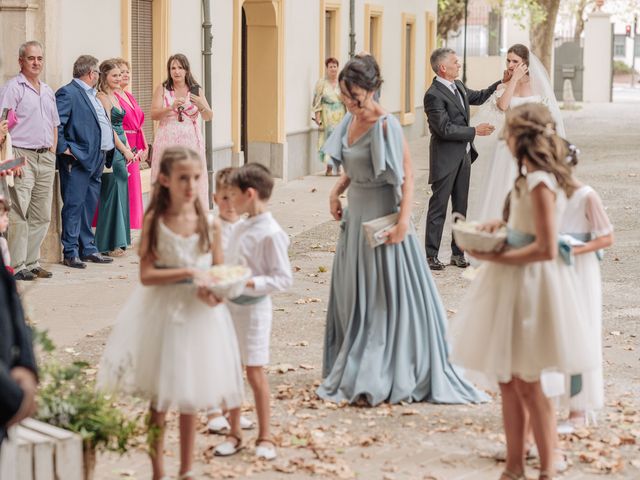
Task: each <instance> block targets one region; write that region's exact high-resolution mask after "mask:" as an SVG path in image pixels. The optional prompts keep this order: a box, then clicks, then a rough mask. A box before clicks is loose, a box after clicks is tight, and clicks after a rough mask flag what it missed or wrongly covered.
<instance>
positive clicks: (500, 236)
mask: <svg viewBox="0 0 640 480" xmlns="http://www.w3.org/2000/svg"><path fill="white" fill-rule="evenodd" d="M458 218H462V219H458V220H457V221H456V219H454V224H453V225H452V226H451V230H452V231H453V238H454V239H455V241H456V244H457V245H458V246H459V247H460V248H462V249H463V250H465V251H476V252H485V253H486V252H498V251H500V250H501V249H502V247H503V246H504V243H505V242H506V240H507V228H506V227H504V226H503V227H500V228H498V229H497V230H494V231H493V232H489V231H486V230H482V229H481V228H480V227H481V226H482V224H480V223H478V222H467V221H465V220H464V217H462V216H460V217H458Z"/></svg>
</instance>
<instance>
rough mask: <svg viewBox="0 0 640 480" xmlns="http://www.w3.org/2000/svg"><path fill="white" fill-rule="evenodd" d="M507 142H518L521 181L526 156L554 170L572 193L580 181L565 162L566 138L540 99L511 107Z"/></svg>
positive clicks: (537, 166)
mask: <svg viewBox="0 0 640 480" xmlns="http://www.w3.org/2000/svg"><path fill="white" fill-rule="evenodd" d="M505 133H506V137H507V143H509V142H510V141H514V142H515V148H514V156H515V157H516V160H517V161H518V178H516V181H515V188H516V190H518V183H519V180H520V179H521V178H524V174H523V173H522V172H523V166H524V162H525V160H526V161H527V162H528V163H529V165H531V166H532V167H534V169H536V170H542V171H545V172H549V173H551V174H552V175H553V176H554V177H555V178H556V180H557V182H558V185H560V187H561V188H562V189H563V190H564V192H565V193H566V194H567V197H570V196H571V195H572V194H573V192H574V191H575V189H576V188H577V185H576V183H575V181H574V180H573V178H572V176H571V168H570V166H569V165H568V164H567V162H566V158H567V155H568V153H569V150H568V148H567V142H566V141H565V140H564V139H563V138H561V137H559V136H558V134H557V133H556V123H555V121H554V120H553V117H552V116H551V112H550V111H549V109H548V108H547V107H545V106H544V105H542V104H540V103H526V104H524V105H520V106H518V107H515V108H514V109H512V110H509V112H508V113H507V118H506V122H505Z"/></svg>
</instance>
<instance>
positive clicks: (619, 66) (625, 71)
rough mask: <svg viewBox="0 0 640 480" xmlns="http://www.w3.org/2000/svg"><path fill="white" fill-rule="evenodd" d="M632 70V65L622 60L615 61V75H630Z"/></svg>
mask: <svg viewBox="0 0 640 480" xmlns="http://www.w3.org/2000/svg"><path fill="white" fill-rule="evenodd" d="M631 72H632V70H631V67H630V66H629V65H627V64H626V63H624V62H623V61H622V60H614V61H613V74H614V75H629V74H630V73H631Z"/></svg>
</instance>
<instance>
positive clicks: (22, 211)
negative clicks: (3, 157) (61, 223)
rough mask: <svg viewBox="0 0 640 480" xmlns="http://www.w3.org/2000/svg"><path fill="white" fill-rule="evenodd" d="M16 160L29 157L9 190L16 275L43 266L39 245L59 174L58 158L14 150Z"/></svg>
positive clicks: (10, 222) (10, 244)
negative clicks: (21, 271) (56, 174)
mask: <svg viewBox="0 0 640 480" xmlns="http://www.w3.org/2000/svg"><path fill="white" fill-rule="evenodd" d="M13 153H14V155H15V156H16V157H26V159H27V162H26V165H25V167H24V168H23V169H22V177H14V186H13V187H12V188H10V193H11V211H10V212H9V235H8V241H9V252H10V253H11V266H12V267H13V268H14V269H15V271H16V272H19V271H20V270H23V269H24V268H27V269H29V270H31V269H34V268H36V267H39V266H40V263H39V260H40V246H41V245H42V242H43V240H44V237H45V236H46V235H47V230H48V229H49V223H50V222H51V199H52V198H53V180H54V178H55V173H56V156H55V154H54V153H52V152H49V151H46V152H44V153H36V152H34V151H31V150H25V149H23V148H17V147H14V148H13Z"/></svg>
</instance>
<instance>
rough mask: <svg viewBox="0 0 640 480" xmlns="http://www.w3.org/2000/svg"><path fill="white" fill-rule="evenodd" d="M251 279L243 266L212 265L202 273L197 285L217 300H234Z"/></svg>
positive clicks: (246, 268)
mask: <svg viewBox="0 0 640 480" xmlns="http://www.w3.org/2000/svg"><path fill="white" fill-rule="evenodd" d="M249 278H251V270H250V269H249V268H248V267H246V266H245V265H214V266H213V267H211V268H210V269H208V270H206V271H205V272H203V274H202V275H201V276H200V278H199V279H198V282H197V283H198V285H199V286H203V287H206V288H207V289H209V290H210V291H211V292H212V293H213V294H214V295H215V296H216V297H219V298H236V297H239V296H240V295H242V291H243V290H244V287H245V285H246V283H247V280H249Z"/></svg>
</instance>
